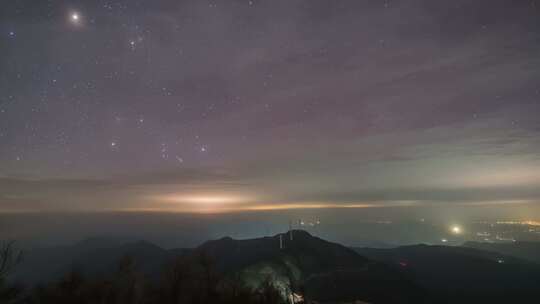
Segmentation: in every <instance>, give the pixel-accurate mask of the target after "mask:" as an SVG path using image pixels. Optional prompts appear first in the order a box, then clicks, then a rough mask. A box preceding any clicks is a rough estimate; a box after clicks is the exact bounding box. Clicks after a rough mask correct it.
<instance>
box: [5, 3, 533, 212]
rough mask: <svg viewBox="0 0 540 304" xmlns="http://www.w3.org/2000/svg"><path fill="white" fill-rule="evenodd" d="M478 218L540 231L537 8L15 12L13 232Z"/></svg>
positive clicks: (234, 6)
mask: <svg viewBox="0 0 540 304" xmlns="http://www.w3.org/2000/svg"><path fill="white" fill-rule="evenodd" d="M467 207H470V208H471V210H472V209H473V208H474V209H475V210H476V212H477V214H479V215H485V216H488V215H489V214H492V213H493V212H495V210H501V212H500V213H497V214H499V215H500V214H503V215H505V216H508V217H514V218H519V219H531V218H533V219H538V218H540V2H538V1H530V0H528V1H525V0H475V1H473V0H470V1H466V0H455V1H447V0H436V1H435V0H410V1H405V0H403V1H392V0H389V1H383V0H356V1H353V0H348V1H347V0H345V1H328V0H327V1H322V0H313V1H308V0H303V1H296V0H283V1H270V0H267V1H257V0H252V1H248V0H245V1H244V0H230V1H225V0H222V1H217V0H216V1H206V0H200V1H179V0H167V1H161V0H159V1H158V0H153V1H150V0H148V1H142V0H129V1H128V0H125V1H121V0H112V1H104V0H99V1H97V0H96V1H35V0H28V1H17V0H10V1H3V3H2V4H1V9H0V212H2V213H14V212H16V213H35V212H40V213H47V212H82V211H88V212H90V211H92V212H106V211H115V212H177V213H205V214H208V213H212V214H214V213H218V214H219V213H231V212H232V213H239V212H240V213H243V212H248V213H255V214H260V213H264V212H278V211H279V212H283V214H285V213H286V212H290V211H291V209H294V212H298V211H299V210H306V209H309V211H310V212H315V213H314V214H316V213H318V214H319V215H324V214H325V213H327V212H328V213H331V212H335V209H339V210H346V212H349V211H350V212H353V211H354V212H362V210H367V209H372V208H377V209H381V208H384V209H392V210H394V213H393V214H394V215H396V216H398V217H399V216H400V214H406V213H407V212H409V210H412V209H415V210H419V209H422V208H424V209H425V210H429V213H430V214H433V215H437V216H441V217H444V216H445V215H444V214H446V213H447V212H448V210H451V209H452V208H459V210H460V211H459V213H458V215H459V214H467V212H468V211H467ZM396 209H397V210H400V211H398V212H395V210H396ZM456 210H457V209H456ZM279 212H278V213H279ZM443 213H444V214H443ZM495 213H496V212H495ZM452 216H453V217H455V216H456V214H453V215H452Z"/></svg>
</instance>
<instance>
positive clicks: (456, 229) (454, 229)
mask: <svg viewBox="0 0 540 304" xmlns="http://www.w3.org/2000/svg"><path fill="white" fill-rule="evenodd" d="M450 230H451V231H452V233H453V234H461V233H462V232H463V229H461V227H460V226H457V225H454V226H452V228H450Z"/></svg>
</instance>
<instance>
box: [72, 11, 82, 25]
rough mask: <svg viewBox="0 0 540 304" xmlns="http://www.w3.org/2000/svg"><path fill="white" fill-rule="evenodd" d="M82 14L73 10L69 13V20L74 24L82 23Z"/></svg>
mask: <svg viewBox="0 0 540 304" xmlns="http://www.w3.org/2000/svg"><path fill="white" fill-rule="evenodd" d="M81 19H82V17H81V15H80V14H79V13H78V12H72V13H71V14H70V15H69V21H70V22H71V23H72V24H74V25H79V24H80V23H81Z"/></svg>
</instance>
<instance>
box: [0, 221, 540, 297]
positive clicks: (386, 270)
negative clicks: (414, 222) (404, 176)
mask: <svg viewBox="0 0 540 304" xmlns="http://www.w3.org/2000/svg"><path fill="white" fill-rule="evenodd" d="M280 238H281V242H282V245H281V246H280ZM539 282H540V265H538V264H536V263H534V262H532V261H530V260H525V259H520V258H517V257H513V256H511V255H509V254H502V253H499V252H495V251H486V250H479V249H475V248H469V247H445V246H426V245H416V246H405V247H398V248H393V249H373V248H354V249H350V248H347V247H344V246H342V245H339V244H335V243H330V242H327V241H324V240H322V239H319V238H317V237H314V236H312V235H310V234H309V233H307V232H305V231H299V230H295V231H293V232H292V239H291V232H289V233H286V234H282V235H276V236H273V237H264V238H259V239H251V240H233V239H231V238H223V239H219V240H214V241H208V242H206V243H204V244H202V245H201V246H199V247H197V248H194V249H169V250H167V249H163V248H160V247H158V246H155V245H153V244H151V243H148V242H143V241H140V242H128V243H124V242H118V241H114V240H108V239H88V240H86V241H83V242H80V243H78V244H76V245H73V246H65V247H56V248H49V249H36V250H32V251H28V252H25V255H24V259H23V261H22V262H21V263H19V264H17V265H15V267H14V268H13V270H12V271H11V272H10V273H9V276H8V277H7V280H3V281H0V288H1V290H0V299H1V301H3V302H2V303H290V302H309V303H349V302H354V301H363V302H367V303H512V302H513V303H516V302H526V301H529V300H530V299H538V298H539V297H540V290H538V288H537V286H538V284H539Z"/></svg>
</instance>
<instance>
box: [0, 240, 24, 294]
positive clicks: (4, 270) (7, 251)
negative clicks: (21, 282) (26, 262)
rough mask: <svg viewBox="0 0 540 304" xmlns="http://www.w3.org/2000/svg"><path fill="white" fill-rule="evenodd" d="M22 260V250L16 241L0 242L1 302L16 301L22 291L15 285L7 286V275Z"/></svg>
mask: <svg viewBox="0 0 540 304" xmlns="http://www.w3.org/2000/svg"><path fill="white" fill-rule="evenodd" d="M21 260H22V252H21V251H20V250H17V249H16V248H15V241H4V242H2V243H0V303H10V302H11V301H14V300H15V299H16V298H17V296H18V294H19V292H20V289H19V288H17V287H15V286H7V283H6V277H7V276H8V275H9V273H10V272H11V271H12V270H13V268H14V267H15V266H16V265H17V264H18V263H20V261H21Z"/></svg>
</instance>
